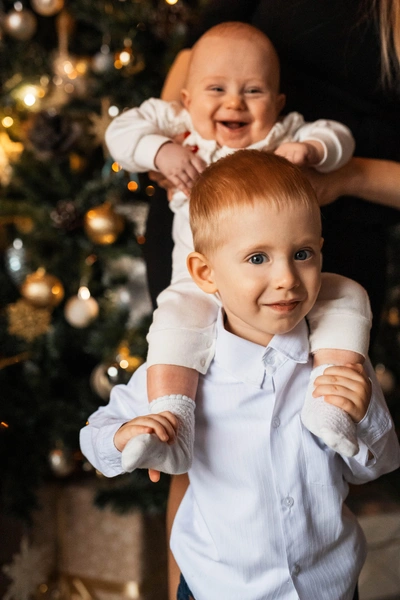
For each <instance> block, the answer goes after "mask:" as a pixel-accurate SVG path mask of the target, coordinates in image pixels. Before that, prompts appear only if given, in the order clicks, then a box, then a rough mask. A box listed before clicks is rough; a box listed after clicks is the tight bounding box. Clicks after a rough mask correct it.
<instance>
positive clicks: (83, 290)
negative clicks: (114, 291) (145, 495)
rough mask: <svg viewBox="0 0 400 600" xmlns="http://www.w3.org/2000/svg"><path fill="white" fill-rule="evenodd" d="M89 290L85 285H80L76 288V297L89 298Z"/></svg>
mask: <svg viewBox="0 0 400 600" xmlns="http://www.w3.org/2000/svg"><path fill="white" fill-rule="evenodd" d="M90 295H91V294H90V291H89V288H87V287H86V286H84V285H83V286H82V287H80V288H79V290H78V297H79V298H81V299H82V300H89V298H90Z"/></svg>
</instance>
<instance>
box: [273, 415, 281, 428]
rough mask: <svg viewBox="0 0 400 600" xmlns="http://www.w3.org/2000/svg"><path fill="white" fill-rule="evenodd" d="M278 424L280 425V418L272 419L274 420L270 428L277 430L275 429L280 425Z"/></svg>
mask: <svg viewBox="0 0 400 600" xmlns="http://www.w3.org/2000/svg"><path fill="white" fill-rule="evenodd" d="M280 424H281V420H280V418H279V417H274V418H273V419H272V427H273V428H274V429H277V428H278V427H279V425H280Z"/></svg>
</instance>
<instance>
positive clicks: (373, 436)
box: [81, 150, 400, 600]
mask: <svg viewBox="0 0 400 600" xmlns="http://www.w3.org/2000/svg"><path fill="white" fill-rule="evenodd" d="M227 182H229V186H227V185H226V183H227ZM190 211H191V225H192V230H193V237H194V247H195V252H192V253H191V254H190V256H189V258H188V267H189V271H190V273H191V275H192V277H193V278H194V280H195V281H196V283H197V284H198V285H199V287H200V288H201V289H202V290H203V291H204V292H205V293H207V294H216V293H217V294H218V295H219V297H220V299H221V303H222V307H223V308H222V309H221V310H220V312H219V316H218V319H217V340H216V349H215V357H214V359H213V361H212V362H211V365H210V368H209V369H208V371H207V373H206V374H205V375H201V376H200V378H199V386H198V392H197V401H198V402H197V408H196V432H195V433H196V435H195V446H194V457H193V464H192V467H191V469H190V470H189V480H190V485H189V488H188V490H187V492H186V494H185V496H184V498H183V501H182V503H181V505H180V507H179V510H178V512H177V514H176V517H175V521H174V524H173V528H172V535H171V548H172V551H173V553H174V556H175V559H176V561H177V563H178V565H179V568H180V570H181V572H182V575H183V577H184V580H185V582H186V584H187V586H188V588H189V589H190V590H191V592H190V593H191V595H192V596H193V598H194V599H195V600H221V599H222V598H224V599H225V598H229V600H265V599H266V598H275V599H276V600H299V599H300V600H332V599H333V598H334V599H335V600H352V598H353V594H354V590H355V587H356V582H357V578H358V575H359V573H360V570H361V567H362V564H363V561H364V559H365V554H366V547H365V540H364V537H363V534H362V532H361V529H360V527H359V525H358V524H357V521H356V519H355V517H354V515H353V514H352V513H351V512H350V511H349V510H348V508H347V507H346V506H345V505H344V500H345V498H346V496H347V493H348V483H349V482H350V483H364V482H366V481H369V480H372V479H375V478H376V477H379V476H380V475H382V474H383V473H386V472H389V471H391V470H394V469H396V468H397V467H398V466H399V464H400V449H399V444H398V441H397V438H396V435H395V432H394V427H393V423H392V420H391V418H390V415H389V412H388V409H387V407H386V404H385V401H384V398H383V395H382V393H381V391H380V389H379V386H378V384H377V381H376V378H375V375H374V371H373V369H372V367H371V365H370V363H369V361H368V360H366V364H365V370H364V368H363V367H362V365H349V366H335V367H330V368H329V369H327V370H326V371H325V373H324V375H323V376H320V377H318V378H317V380H316V390H315V392H314V395H315V396H324V397H325V401H326V403H329V405H332V406H337V407H341V408H343V409H344V410H345V411H346V414H347V415H348V416H349V418H351V419H352V421H353V422H354V423H355V424H356V433H357V442H358V445H359V452H358V453H357V455H355V456H354V457H351V458H349V457H344V456H341V455H340V454H338V453H336V452H334V451H333V450H331V449H330V448H328V447H327V446H326V445H325V444H324V443H322V442H321V440H320V439H318V438H316V437H314V435H312V434H311V433H310V432H309V431H308V430H307V429H306V428H304V427H303V425H302V422H301V419H300V413H301V410H302V405H303V398H304V395H305V392H306V388H307V386H308V381H309V377H310V371H311V368H312V365H311V359H310V354H309V342H308V329H307V324H306V321H305V317H306V315H307V314H308V313H309V311H310V310H311V309H312V307H313V305H314V303H315V301H316V298H317V296H318V292H319V288H320V283H321V246H322V239H321V221H320V212H319V208H318V204H317V201H316V197H315V195H314V192H313V189H312V187H311V185H310V184H309V182H308V181H307V179H306V178H305V177H304V175H303V174H302V173H301V171H300V170H299V169H298V168H297V167H295V166H293V165H291V164H290V163H288V162H287V161H286V160H285V159H283V158H281V157H278V156H274V155H269V154H267V153H263V152H259V151H253V150H242V151H238V152H237V153H235V154H233V155H231V156H228V157H226V158H223V159H221V160H220V161H218V162H217V163H215V164H213V165H211V166H210V167H208V169H207V170H206V171H205V172H204V173H203V174H202V175H201V176H200V178H199V179H198V181H197V182H196V183H195V185H194V187H193V190H192V195H191V207H190ZM215 230H218V232H219V235H218V236H215ZM368 377H369V378H370V379H368ZM145 390H146V367H145V366H143V367H141V368H140V369H139V370H138V371H136V373H135V374H134V375H133V377H132V379H131V380H130V382H129V383H128V385H126V386H125V385H119V386H116V387H114V388H113V390H112V393H111V399H110V403H109V405H108V406H106V407H103V408H100V409H99V410H98V411H97V412H96V413H94V414H93V415H92V416H91V417H89V425H88V426H86V427H85V428H84V429H83V430H82V432H81V447H82V451H83V453H84V454H85V456H86V457H87V458H88V459H89V460H90V462H92V464H93V465H94V466H95V467H96V468H97V469H99V470H100V471H101V472H103V473H104V474H105V475H106V476H114V475H118V474H119V473H122V472H123V467H122V463H121V450H123V448H124V447H125V445H126V443H127V442H128V440H129V439H131V438H135V437H136V439H139V438H140V437H141V434H143V432H147V433H148V434H150V435H152V436H153V437H154V438H155V439H157V440H158V442H159V444H160V445H162V444H164V445H165V446H167V444H166V440H173V439H174V435H175V433H174V432H175V430H176V418H175V417H174V416H173V415H172V414H171V413H169V412H164V413H162V414H150V415H149V414H148V404H147V402H146V400H145V399H144V396H145ZM321 401H322V402H323V400H321ZM164 440H165V441H164ZM173 446H174V444H172V446H167V447H171V448H172V447H173Z"/></svg>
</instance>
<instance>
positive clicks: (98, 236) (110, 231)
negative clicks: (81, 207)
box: [84, 202, 125, 246]
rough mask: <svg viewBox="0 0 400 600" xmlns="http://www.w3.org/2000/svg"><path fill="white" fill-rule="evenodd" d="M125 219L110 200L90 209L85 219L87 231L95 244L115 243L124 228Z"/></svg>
mask: <svg viewBox="0 0 400 600" xmlns="http://www.w3.org/2000/svg"><path fill="white" fill-rule="evenodd" d="M124 225H125V222H124V219H123V217H121V215H118V214H117V213H116V212H115V211H114V209H113V207H112V206H111V204H110V203H109V202H105V203H104V204H101V205H100V206H96V207H95V208H92V209H90V210H89V211H88V212H87V213H86V215H85V220H84V228H85V233H86V235H87V236H88V238H89V239H90V241H91V242H93V243H94V244H100V245H102V246H106V245H109V244H113V243H114V242H115V240H116V239H117V237H118V236H119V234H120V233H121V232H122V231H123V229H124Z"/></svg>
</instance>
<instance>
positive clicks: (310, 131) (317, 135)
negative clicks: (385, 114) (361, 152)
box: [294, 119, 355, 173]
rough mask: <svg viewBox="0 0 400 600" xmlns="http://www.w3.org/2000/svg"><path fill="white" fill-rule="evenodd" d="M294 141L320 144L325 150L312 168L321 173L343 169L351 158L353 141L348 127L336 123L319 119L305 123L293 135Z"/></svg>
mask: <svg viewBox="0 0 400 600" xmlns="http://www.w3.org/2000/svg"><path fill="white" fill-rule="evenodd" d="M294 137H295V141H298V142H305V141H307V140H309V141H316V142H320V143H321V144H322V145H323V147H324V150H325V155H324V158H323V159H322V161H321V162H320V163H319V164H318V165H315V166H314V168H315V169H316V170H317V171H320V172H321V173H329V172H330V171H335V170H336V169H339V168H340V167H343V166H344V165H345V164H346V163H347V162H348V161H349V160H350V158H351V157H352V156H353V153H354V149H355V141H354V138H353V136H352V134H351V131H350V129H349V128H348V127H346V126H345V125H343V124H342V123H338V122H337V121H330V120H329V121H328V120H327V119H319V120H318V121H314V122H313V123H306V124H305V125H303V126H302V127H300V129H298V130H297V132H296V134H295V136H294Z"/></svg>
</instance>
